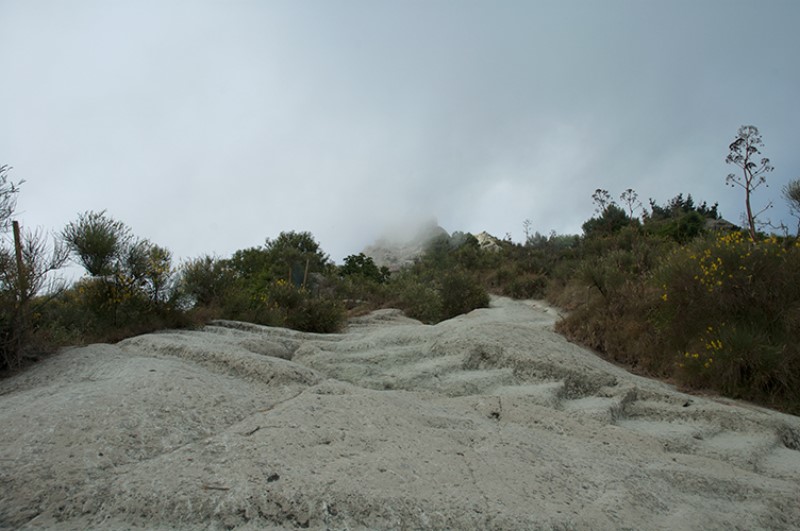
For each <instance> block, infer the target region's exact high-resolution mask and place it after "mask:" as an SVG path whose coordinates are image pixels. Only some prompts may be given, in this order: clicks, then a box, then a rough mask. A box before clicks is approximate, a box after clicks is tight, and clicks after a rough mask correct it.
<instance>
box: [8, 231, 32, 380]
mask: <svg viewBox="0 0 800 531" xmlns="http://www.w3.org/2000/svg"><path fill="white" fill-rule="evenodd" d="M11 226H12V228H13V230H14V252H15V254H16V258H17V308H16V316H15V317H16V319H15V320H16V323H14V331H13V337H14V339H13V341H14V342H15V343H16V345H14V347H13V349H14V353H13V354H12V355H11V357H10V358H9V355H8V353H7V354H6V360H7V363H8V364H9V365H12V363H13V365H16V366H19V361H20V358H19V355H20V352H21V351H22V345H23V343H24V342H25V338H24V336H25V333H26V323H25V320H26V319H25V312H26V308H25V306H26V305H27V302H28V301H27V298H28V273H27V272H26V271H25V262H24V261H23V260H22V237H21V236H20V231H19V222H17V221H12V222H11Z"/></svg>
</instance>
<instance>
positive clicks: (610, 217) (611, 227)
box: [582, 204, 639, 237]
mask: <svg viewBox="0 0 800 531" xmlns="http://www.w3.org/2000/svg"><path fill="white" fill-rule="evenodd" d="M638 222H639V221H638V220H636V219H632V218H630V217H628V214H626V213H625V211H624V210H623V209H622V208H620V207H619V206H617V205H616V204H610V205H608V206H606V207H605V209H604V210H603V211H602V213H600V215H599V216H596V217H593V218H591V219H589V220H588V221H586V222H585V223H584V224H583V227H582V228H583V233H584V234H585V235H586V236H587V237H591V236H604V235H605V236H607V235H610V234H613V233H615V232H617V231H619V230H621V229H622V228H623V227H626V226H628V225H635V224H638Z"/></svg>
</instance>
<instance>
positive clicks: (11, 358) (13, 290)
mask: <svg viewBox="0 0 800 531" xmlns="http://www.w3.org/2000/svg"><path fill="white" fill-rule="evenodd" d="M9 170H10V168H9V167H8V166H0V231H3V232H7V231H8V230H9V228H10V227H11V225H12V223H11V218H12V217H13V215H14V209H15V207H16V196H17V194H18V193H19V184H21V183H16V184H15V183H12V182H10V181H9V179H8V177H9V175H8V172H9ZM14 233H15V235H14V247H13V248H9V247H6V246H2V247H0V370H6V369H15V368H17V367H19V366H20V364H21V362H22V357H23V355H24V354H25V350H26V349H27V348H29V347H30V344H31V336H32V334H33V332H34V322H33V321H34V320H33V317H34V316H35V315H36V314H37V312H38V311H39V307H40V306H41V305H42V304H43V302H44V301H43V300H35V299H36V296H37V294H38V293H40V292H41V291H42V290H43V289H45V288H50V290H51V291H52V292H56V291H57V289H58V286H57V285H55V284H54V283H52V282H49V281H48V279H49V274H50V273H51V272H52V271H54V270H57V269H59V268H60V267H61V266H62V265H63V264H64V262H65V261H66V259H67V255H66V250H65V249H64V248H63V247H62V246H61V245H59V243H58V242H57V241H56V242H54V243H53V244H52V245H48V243H47V242H46V240H45V238H44V237H43V236H42V234H41V232H38V231H33V232H31V231H26V232H25V233H22V231H20V230H19V227H18V224H16V222H14Z"/></svg>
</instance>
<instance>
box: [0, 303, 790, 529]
mask: <svg viewBox="0 0 800 531" xmlns="http://www.w3.org/2000/svg"><path fill="white" fill-rule="evenodd" d="M557 317H558V316H557V313H556V312H555V310H553V309H552V308H550V307H548V306H546V305H545V304H543V303H540V302H532V301H512V300H510V299H506V298H500V297H496V298H493V299H492V305H491V307H490V308H488V309H481V310H475V311H473V312H471V313H469V314H467V315H464V316H460V317H457V318H455V319H452V320H449V321H444V322H442V323H440V324H438V325H435V326H428V325H423V324H420V323H419V322H417V321H414V320H411V319H408V318H406V317H403V316H402V314H401V313H400V312H398V311H396V310H379V311H377V312H374V313H372V314H370V315H368V316H365V317H361V318H356V319H354V320H352V321H351V322H350V324H349V327H348V329H347V330H346V331H345V332H343V333H341V334H334V335H316V334H304V333H300V332H295V331H291V330H287V329H282V328H269V327H262V326H256V325H249V324H243V323H237V322H230V321H219V322H216V323H214V324H213V325H211V326H207V327H206V328H204V329H203V330H200V331H179V332H164V333H156V334H148V335H144V336H139V337H134V338H131V339H127V340H125V341H122V342H120V343H118V344H117V345H113V346H112V345H105V344H98V345H92V346H88V347H84V348H73V349H68V350H66V351H64V352H62V353H61V354H60V355H58V356H54V357H52V358H50V359H47V360H45V361H44V362H42V363H41V364H39V365H37V366H35V367H33V368H31V369H30V370H28V371H26V372H24V373H22V374H19V375H17V376H15V377H12V378H8V379H5V380H3V381H0V423H2V426H3V430H2V433H1V434H0V438H1V439H2V440H1V441H0V470H1V471H2V473H0V487H1V488H2V492H3V493H4V495H3V498H2V501H0V528H2V529H43V528H58V529H85V528H103V529H145V528H147V529H253V530H254V529H292V528H300V527H302V528H310V529H399V528H406V529H418V528H425V529H565V528H569V529H620V528H634V529H726V530H727V529H756V528H758V529H789V528H792V527H793V526H795V525H796V523H797V522H798V521H800V506H798V504H797V493H798V491H799V490H800V419H799V418H797V417H794V416H790V415H785V414H781V413H777V412H773V411H770V410H765V409H761V408H757V407H754V406H750V405H748V404H745V403H739V402H735V401H732V400H727V399H724V400H723V399H715V398H712V397H701V396H689V395H686V394H682V393H680V392H677V391H676V390H674V389H673V388H671V387H670V386H668V385H666V384H663V383H660V382H655V381H651V380H647V379H644V378H642V377H639V376H635V375H631V374H629V373H627V372H625V371H623V370H622V369H620V368H618V367H616V366H614V365H611V364H609V363H607V362H605V361H603V360H601V359H599V358H598V357H596V356H595V355H594V354H593V353H592V352H590V351H588V350H585V349H582V348H580V347H578V346H576V345H574V344H572V343H569V342H567V341H566V340H565V339H564V338H563V337H562V336H560V335H558V334H556V333H554V332H553V330H552V328H553V324H554V322H555V320H556V318H557Z"/></svg>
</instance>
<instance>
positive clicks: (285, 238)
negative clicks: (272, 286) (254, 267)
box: [265, 231, 328, 286]
mask: <svg viewBox="0 0 800 531" xmlns="http://www.w3.org/2000/svg"><path fill="white" fill-rule="evenodd" d="M265 250H266V254H267V256H268V257H269V259H270V261H271V262H272V264H273V266H274V267H275V268H277V271H275V272H274V273H275V276H276V278H286V280H288V281H289V282H291V283H293V284H294V285H295V286H305V284H306V282H307V281H308V275H309V273H319V272H322V271H323V270H324V269H325V267H326V266H327V265H328V255H326V254H325V253H324V252H322V249H320V246H319V243H317V241H316V240H315V239H314V235H313V234H311V233H310V232H295V231H289V232H281V233H280V234H279V235H278V237H277V238H275V239H274V240H270V239H269V238H267V241H266V245H265Z"/></svg>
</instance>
